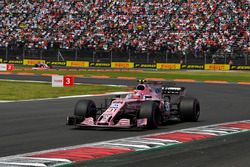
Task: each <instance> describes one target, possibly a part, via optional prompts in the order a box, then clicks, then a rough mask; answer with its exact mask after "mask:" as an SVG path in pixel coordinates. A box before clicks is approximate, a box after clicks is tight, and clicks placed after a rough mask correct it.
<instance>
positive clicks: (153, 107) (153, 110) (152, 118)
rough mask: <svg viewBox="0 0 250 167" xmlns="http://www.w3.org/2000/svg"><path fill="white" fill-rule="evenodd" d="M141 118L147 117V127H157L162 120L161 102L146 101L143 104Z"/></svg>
mask: <svg viewBox="0 0 250 167" xmlns="http://www.w3.org/2000/svg"><path fill="white" fill-rule="evenodd" d="M139 118H147V121H148V122H147V128H148V129H155V128H157V127H158V125H159V124H160V121H161V115H160V109H159V104H158V103H157V102H154V101H145V102H143V103H142V105H141V109H140V112H139Z"/></svg>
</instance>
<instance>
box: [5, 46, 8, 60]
mask: <svg viewBox="0 0 250 167" xmlns="http://www.w3.org/2000/svg"><path fill="white" fill-rule="evenodd" d="M5 60H8V46H5Z"/></svg>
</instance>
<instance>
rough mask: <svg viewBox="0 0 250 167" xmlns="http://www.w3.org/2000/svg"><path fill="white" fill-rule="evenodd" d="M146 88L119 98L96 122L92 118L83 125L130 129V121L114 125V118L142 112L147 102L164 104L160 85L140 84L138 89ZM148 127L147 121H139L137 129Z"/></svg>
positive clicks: (143, 119)
mask: <svg viewBox="0 0 250 167" xmlns="http://www.w3.org/2000/svg"><path fill="white" fill-rule="evenodd" d="M140 87H141V88H142V87H144V89H143V90H138V89H136V90H134V92H133V93H130V94H128V95H127V96H126V97H125V98H117V99H115V100H113V101H112V103H111V105H110V106H109V107H108V108H107V109H106V111H105V112H103V113H102V115H101V116H99V118H97V120H96V122H95V121H94V119H93V118H92V117H89V118H85V120H84V121H83V122H82V123H81V125H83V126H84V125H85V126H98V127H99V126H108V127H130V126H131V122H130V119H125V118H122V119H120V120H119V121H118V122H117V123H114V121H113V120H114V118H115V116H116V115H117V114H118V113H119V112H129V111H135V110H140V107H141V103H142V102H144V101H145V100H150V101H161V105H160V106H162V105H163V104H164V102H163V99H162V94H161V86H160V85H149V84H139V85H138V86H137V88H140ZM146 125H147V119H146V118H142V119H137V124H136V126H137V127H143V126H146Z"/></svg>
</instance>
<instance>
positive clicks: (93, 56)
mask: <svg viewBox="0 0 250 167" xmlns="http://www.w3.org/2000/svg"><path fill="white" fill-rule="evenodd" d="M95 53H96V52H95V50H94V51H93V54H92V61H93V62H95Z"/></svg>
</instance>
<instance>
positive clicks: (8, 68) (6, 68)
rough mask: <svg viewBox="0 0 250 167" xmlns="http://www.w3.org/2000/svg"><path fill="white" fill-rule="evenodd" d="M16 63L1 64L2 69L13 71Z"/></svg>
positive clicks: (0, 68) (0, 69)
mask: <svg viewBox="0 0 250 167" xmlns="http://www.w3.org/2000/svg"><path fill="white" fill-rule="evenodd" d="M13 70H14V64H0V71H13Z"/></svg>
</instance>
